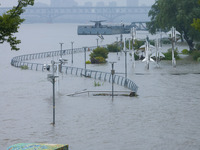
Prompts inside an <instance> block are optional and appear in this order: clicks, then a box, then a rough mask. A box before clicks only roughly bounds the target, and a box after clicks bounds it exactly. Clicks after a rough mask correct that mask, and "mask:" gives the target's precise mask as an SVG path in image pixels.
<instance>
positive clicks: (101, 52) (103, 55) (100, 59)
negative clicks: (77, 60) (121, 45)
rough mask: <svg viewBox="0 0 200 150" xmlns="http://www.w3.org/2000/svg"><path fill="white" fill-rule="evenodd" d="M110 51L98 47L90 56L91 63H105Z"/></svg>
mask: <svg viewBox="0 0 200 150" xmlns="http://www.w3.org/2000/svg"><path fill="white" fill-rule="evenodd" d="M108 53H109V51H108V49H107V48H104V47H97V48H96V49H94V50H93V51H92V53H91V54H90V62H91V63H92V64H100V63H105V62H106V59H107V58H108Z"/></svg>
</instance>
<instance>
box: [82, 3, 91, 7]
mask: <svg viewBox="0 0 200 150" xmlns="http://www.w3.org/2000/svg"><path fill="white" fill-rule="evenodd" d="M84 7H92V2H85V3H84Z"/></svg>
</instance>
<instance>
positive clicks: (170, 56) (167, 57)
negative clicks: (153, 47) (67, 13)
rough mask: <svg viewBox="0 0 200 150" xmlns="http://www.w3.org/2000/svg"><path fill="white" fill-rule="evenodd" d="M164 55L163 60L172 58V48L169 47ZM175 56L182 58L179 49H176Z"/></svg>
mask: <svg viewBox="0 0 200 150" xmlns="http://www.w3.org/2000/svg"><path fill="white" fill-rule="evenodd" d="M164 55H165V57H164V58H163V60H172V49H171V48H170V49H168V51H167V52H166V53H164ZM174 57H175V59H176V60H178V59H180V57H179V55H178V50H177V49H175V50H174Z"/></svg>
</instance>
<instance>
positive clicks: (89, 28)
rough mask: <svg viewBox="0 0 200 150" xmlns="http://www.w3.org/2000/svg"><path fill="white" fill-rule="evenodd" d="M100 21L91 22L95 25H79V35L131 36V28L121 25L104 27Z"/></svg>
mask: <svg viewBox="0 0 200 150" xmlns="http://www.w3.org/2000/svg"><path fill="white" fill-rule="evenodd" d="M104 21H105V20H100V21H91V22H94V23H95V24H94V25H79V26H78V31H77V32H78V35H114V34H129V33H130V32H131V28H130V27H129V26H126V25H124V24H122V23H121V25H102V22H104Z"/></svg>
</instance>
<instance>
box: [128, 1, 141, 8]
mask: <svg viewBox="0 0 200 150" xmlns="http://www.w3.org/2000/svg"><path fill="white" fill-rule="evenodd" d="M126 5H127V7H137V6H139V0H127V1H126Z"/></svg>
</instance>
